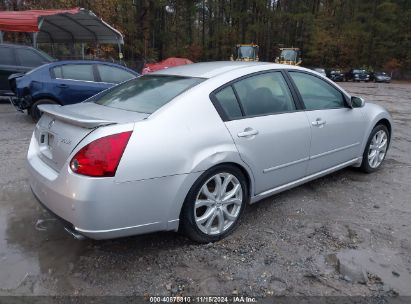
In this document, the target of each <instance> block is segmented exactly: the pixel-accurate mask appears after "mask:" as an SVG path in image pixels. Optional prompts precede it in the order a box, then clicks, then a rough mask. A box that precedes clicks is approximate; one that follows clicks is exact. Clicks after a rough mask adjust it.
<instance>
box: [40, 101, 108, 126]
mask: <svg viewBox="0 0 411 304" xmlns="http://www.w3.org/2000/svg"><path fill="white" fill-rule="evenodd" d="M38 109H39V110H40V111H41V112H44V113H47V114H48V115H51V116H53V117H55V118H57V119H58V120H61V121H65V122H68V123H69V124H72V125H76V126H80V127H84V128H87V129H93V128H95V127H99V126H106V125H112V124H115V123H116V122H114V121H110V120H103V119H98V118H94V117H90V116H86V115H82V114H78V113H74V112H71V111H70V110H69V109H67V108H63V107H62V106H60V105H50V104H47V105H46V104H44V105H39V106H38Z"/></svg>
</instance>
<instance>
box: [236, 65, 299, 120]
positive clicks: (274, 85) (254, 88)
mask: <svg viewBox="0 0 411 304" xmlns="http://www.w3.org/2000/svg"><path fill="white" fill-rule="evenodd" d="M234 88H235V90H236V92H237V94H238V97H239V99H240V102H241V105H242V107H243V109H244V114H245V115H247V116H254V115H264V114H270V113H282V112H288V111H292V110H295V105H294V102H293V99H292V97H291V94H290V91H289V89H288V86H287V84H286V82H285V80H284V78H283V76H282V75H281V73H280V72H272V73H265V74H260V75H256V76H252V77H249V78H246V79H243V80H240V81H238V82H236V83H235V84H234Z"/></svg>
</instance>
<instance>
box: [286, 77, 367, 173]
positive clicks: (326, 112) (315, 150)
mask: <svg viewBox="0 0 411 304" xmlns="http://www.w3.org/2000/svg"><path fill="white" fill-rule="evenodd" d="M289 75H290V76H291V79H292V80H293V82H294V84H295V86H296V88H297V90H298V92H299V94H300V97H301V99H302V100H303V102H304V105H305V109H306V114H307V117H308V120H309V122H310V126H311V149H310V161H309V165H308V169H307V175H310V174H314V173H317V172H320V171H323V170H326V169H328V168H332V167H334V166H337V165H339V164H342V163H345V162H348V161H351V160H353V159H355V158H357V157H360V156H361V154H362V151H360V149H361V141H362V139H363V136H364V131H365V119H364V117H363V115H362V113H361V111H362V109H361V108H353V109H352V108H350V107H349V106H348V105H347V103H346V101H345V98H344V95H343V93H342V92H341V91H339V90H338V89H337V88H336V87H334V86H333V85H331V84H330V83H328V82H327V81H326V80H323V79H321V78H320V77H318V76H315V75H312V74H310V73H305V72H297V71H290V72H289Z"/></svg>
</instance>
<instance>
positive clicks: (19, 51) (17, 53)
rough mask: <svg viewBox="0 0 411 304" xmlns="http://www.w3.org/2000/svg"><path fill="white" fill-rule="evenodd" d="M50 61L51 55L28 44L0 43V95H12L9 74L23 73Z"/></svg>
mask: <svg viewBox="0 0 411 304" xmlns="http://www.w3.org/2000/svg"><path fill="white" fill-rule="evenodd" d="M52 61H54V59H53V58H52V57H50V56H49V55H47V54H46V53H44V52H43V51H40V50H38V49H35V48H32V47H30V46H25V45H17V44H0V96H8V95H12V91H11V88H10V85H9V81H8V78H9V76H10V75H11V74H15V73H23V74H24V73H26V72H28V71H30V70H32V69H33V68H35V67H38V66H40V65H43V64H45V63H49V62H52Z"/></svg>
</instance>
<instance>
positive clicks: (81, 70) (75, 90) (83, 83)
mask: <svg viewBox="0 0 411 304" xmlns="http://www.w3.org/2000/svg"><path fill="white" fill-rule="evenodd" d="M51 77H52V78H53V81H52V85H53V92H54V95H55V96H56V98H57V99H58V100H59V101H60V102H61V103H62V104H73V103H78V102H82V101H84V100H86V99H87V98H89V97H91V96H93V95H95V94H97V93H99V92H100V91H102V90H103V89H104V88H102V87H101V85H100V84H99V82H97V79H96V78H97V77H96V73H95V69H94V66H93V64H92V63H75V64H63V65H60V66H56V67H54V68H53V69H52V71H51Z"/></svg>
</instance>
